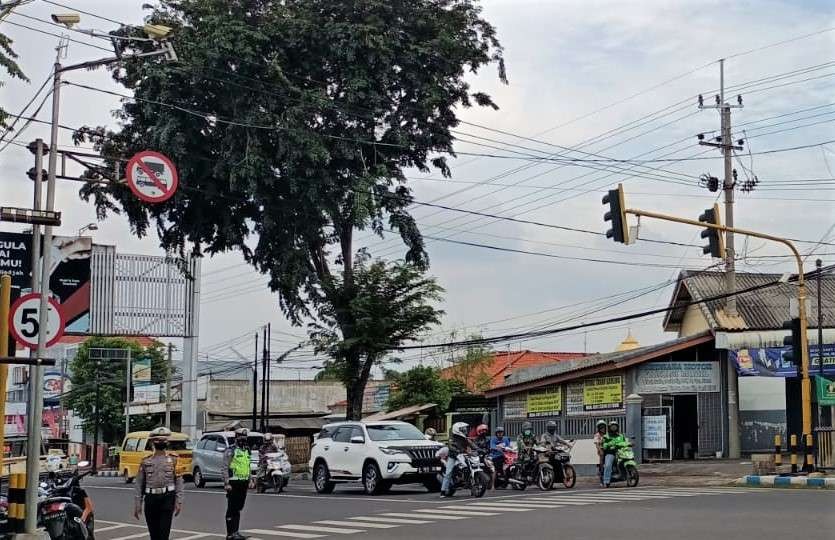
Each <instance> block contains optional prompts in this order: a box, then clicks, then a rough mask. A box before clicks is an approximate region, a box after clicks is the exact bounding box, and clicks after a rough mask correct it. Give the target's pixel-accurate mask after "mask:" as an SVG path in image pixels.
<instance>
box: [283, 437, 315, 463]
mask: <svg viewBox="0 0 835 540" xmlns="http://www.w3.org/2000/svg"><path fill="white" fill-rule="evenodd" d="M284 448H285V450H286V452H287V458H288V459H289V460H290V464H291V465H307V462H308V461H309V460H310V437H309V436H307V435H303V436H298V437H287V438H286V439H285V440H284Z"/></svg>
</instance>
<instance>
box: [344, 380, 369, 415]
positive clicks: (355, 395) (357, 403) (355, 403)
mask: <svg viewBox="0 0 835 540" xmlns="http://www.w3.org/2000/svg"><path fill="white" fill-rule="evenodd" d="M346 390H347V392H348V408H347V409H346V411H345V420H362V398H363V395H364V394H365V382H361V381H359V380H355V381H354V382H353V383H352V384H349V385H348V387H347V388H346Z"/></svg>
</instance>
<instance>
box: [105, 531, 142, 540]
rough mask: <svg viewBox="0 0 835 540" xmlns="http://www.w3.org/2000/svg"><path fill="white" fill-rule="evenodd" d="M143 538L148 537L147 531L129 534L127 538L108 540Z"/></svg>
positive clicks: (120, 538) (119, 539) (120, 539)
mask: <svg viewBox="0 0 835 540" xmlns="http://www.w3.org/2000/svg"><path fill="white" fill-rule="evenodd" d="M143 536H150V534H149V533H148V531H145V532H143V533H139V534H131V535H128V536H120V537H118V538H111V539H110V540H130V539H131V538H142V537H143Z"/></svg>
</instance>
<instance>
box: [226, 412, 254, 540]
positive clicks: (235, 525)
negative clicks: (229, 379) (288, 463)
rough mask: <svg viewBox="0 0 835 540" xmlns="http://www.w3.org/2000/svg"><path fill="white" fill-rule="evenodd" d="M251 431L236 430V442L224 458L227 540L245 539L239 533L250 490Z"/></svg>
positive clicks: (244, 429) (227, 450)
mask: <svg viewBox="0 0 835 540" xmlns="http://www.w3.org/2000/svg"><path fill="white" fill-rule="evenodd" d="M248 437H249V430H247V429H246V428H238V429H236V430H235V441H234V443H233V444H232V445H230V446H229V448H227V449H226V453H225V454H224V456H223V458H224V459H223V461H224V467H223V484H224V487H225V488H226V538H227V539H228V540H242V539H243V538H245V537H244V536H242V535H241V533H240V532H239V530H240V526H241V510H243V509H244V503H245V502H246V492H247V490H248V489H249V477H250V466H251V465H250V459H251V458H250V450H249V441H248Z"/></svg>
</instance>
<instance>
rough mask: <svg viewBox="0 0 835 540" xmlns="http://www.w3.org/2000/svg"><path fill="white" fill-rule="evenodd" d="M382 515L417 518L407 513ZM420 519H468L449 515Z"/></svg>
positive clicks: (436, 515) (427, 516) (386, 514)
mask: <svg viewBox="0 0 835 540" xmlns="http://www.w3.org/2000/svg"><path fill="white" fill-rule="evenodd" d="M381 515H383V516H389V517H404V518H413V517H415V515H414V514H405V513H400V512H386V513H385V514H381ZM420 517H425V518H426V519H440V520H457V519H467V518H465V517H461V516H447V515H444V514H434V515H432V516H429V515H426V516H420Z"/></svg>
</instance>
